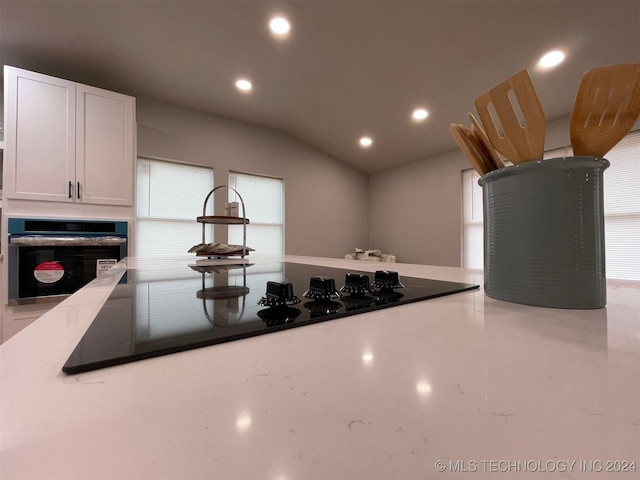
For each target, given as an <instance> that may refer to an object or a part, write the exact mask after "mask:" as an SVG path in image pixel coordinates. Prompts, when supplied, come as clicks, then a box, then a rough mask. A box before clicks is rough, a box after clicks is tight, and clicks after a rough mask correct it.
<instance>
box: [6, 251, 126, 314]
mask: <svg viewBox="0 0 640 480" xmlns="http://www.w3.org/2000/svg"><path fill="white" fill-rule="evenodd" d="M124 256H126V246H125V245H124V244H117V245H81V246H80V245H76V246H74V245H48V246H46V245H10V246H9V303H10V304H20V303H33V302H35V301H40V300H43V299H49V300H51V299H54V298H55V297H59V296H61V295H70V294H72V293H74V292H75V291H77V290H79V289H80V288H82V287H83V286H84V285H86V284H87V283H89V282H90V281H91V280H93V279H94V278H96V277H97V276H98V275H99V273H100V272H101V271H102V270H104V269H108V268H109V267H110V266H112V265H113V264H115V263H117V262H118V261H119V260H121V259H122V258H123V257H124Z"/></svg>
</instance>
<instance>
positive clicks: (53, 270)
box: [33, 262, 64, 283]
mask: <svg viewBox="0 0 640 480" xmlns="http://www.w3.org/2000/svg"><path fill="white" fill-rule="evenodd" d="M33 276H34V277H36V280H38V281H39V282H42V283H56V282H57V281H58V280H60V279H61V278H62V277H63V276H64V267H63V266H62V265H60V264H59V263H58V262H42V263H40V264H38V265H36V269H35V270H34V271H33Z"/></svg>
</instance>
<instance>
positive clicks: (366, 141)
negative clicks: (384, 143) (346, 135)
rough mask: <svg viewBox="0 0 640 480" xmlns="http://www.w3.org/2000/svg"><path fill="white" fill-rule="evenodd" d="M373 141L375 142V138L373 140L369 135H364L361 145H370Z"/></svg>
mask: <svg viewBox="0 0 640 480" xmlns="http://www.w3.org/2000/svg"><path fill="white" fill-rule="evenodd" d="M372 143H373V140H371V138H369V137H362V138H361V139H360V146H362V147H370V146H371V144H372Z"/></svg>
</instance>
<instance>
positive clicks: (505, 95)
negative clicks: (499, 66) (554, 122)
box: [475, 70, 547, 163]
mask: <svg viewBox="0 0 640 480" xmlns="http://www.w3.org/2000/svg"><path fill="white" fill-rule="evenodd" d="M475 104H476V109H477V110H478V114H479V115H480V120H482V125H483V126H484V129H485V132H486V133H487V136H488V137H489V141H490V142H491V145H493V146H494V148H495V149H496V150H497V151H498V152H500V153H501V154H502V155H504V156H505V157H506V158H507V160H511V161H512V162H513V163H522V162H528V161H530V160H539V159H541V158H542V155H543V154H544V137H545V135H546V133H547V119H546V117H545V115H544V111H543V110H542V105H541V104H540V100H539V99H538V95H537V94H536V91H535V89H534V87H533V82H532V81H531V77H530V76H529V72H528V71H527V70H521V71H520V72H518V73H516V74H515V75H513V76H511V77H509V78H508V79H507V80H505V81H504V82H502V83H499V84H498V85H496V86H495V87H493V88H492V89H491V90H489V91H488V92H486V93H485V94H483V95H481V96H480V97H478V98H477V99H476V102H475ZM490 107H493V112H494V113H495V116H496V117H497V118H494V115H492V112H491V111H490Z"/></svg>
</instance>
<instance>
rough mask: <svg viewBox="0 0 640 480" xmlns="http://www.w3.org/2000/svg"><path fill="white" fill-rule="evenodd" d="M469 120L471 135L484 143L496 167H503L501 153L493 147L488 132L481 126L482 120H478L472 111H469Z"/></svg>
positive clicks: (483, 145) (481, 143)
mask: <svg viewBox="0 0 640 480" xmlns="http://www.w3.org/2000/svg"><path fill="white" fill-rule="evenodd" d="M469 120H471V136H472V137H473V138H475V139H476V141H477V142H478V143H479V144H480V145H482V147H483V148H484V150H485V152H486V153H487V157H488V158H489V160H491V163H492V164H493V166H494V168H503V167H504V163H503V162H502V159H501V158H500V154H498V152H497V151H496V149H495V148H493V145H491V142H490V141H489V137H487V134H486V133H484V130H483V129H482V127H481V126H480V122H478V120H477V119H476V117H475V116H474V115H473V113H471V112H469Z"/></svg>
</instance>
